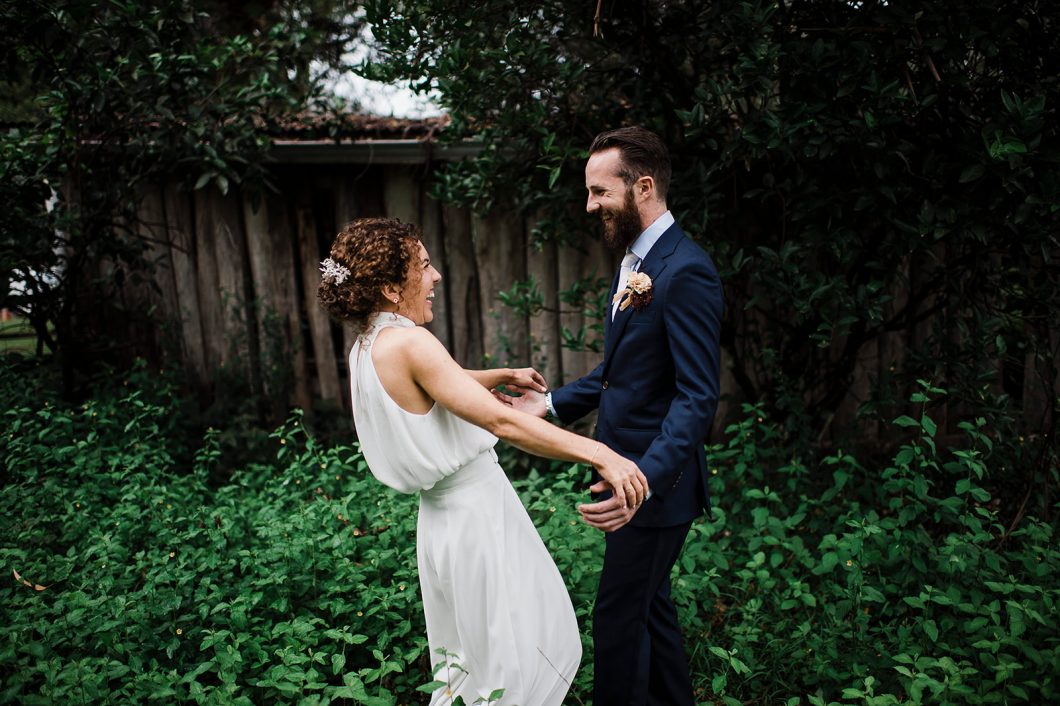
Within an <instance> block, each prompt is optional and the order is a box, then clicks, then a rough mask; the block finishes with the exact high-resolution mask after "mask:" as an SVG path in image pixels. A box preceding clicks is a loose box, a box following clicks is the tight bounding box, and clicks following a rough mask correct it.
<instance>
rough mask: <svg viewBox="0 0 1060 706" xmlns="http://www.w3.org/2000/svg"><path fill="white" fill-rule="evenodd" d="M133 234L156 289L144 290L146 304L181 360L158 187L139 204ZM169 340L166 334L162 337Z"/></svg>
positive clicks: (177, 315) (174, 291) (176, 305)
mask: <svg viewBox="0 0 1060 706" xmlns="http://www.w3.org/2000/svg"><path fill="white" fill-rule="evenodd" d="M136 230H137V233H139V235H140V237H141V238H143V239H144V243H145V246H146V250H145V252H144V257H145V258H146V259H147V261H148V262H150V263H151V268H152V271H153V280H154V283H155V284H156V285H157V289H155V288H152V287H150V286H148V287H146V295H147V298H148V300H150V301H153V302H154V303H155V304H156V306H157V308H158V311H159V313H160V314H161V315H162V321H163V326H164V328H165V330H166V331H167V332H168V331H173V332H174V333H176V334H177V335H176V336H175V337H173V338H174V339H175V340H174V342H175V343H177V344H178V346H179V348H178V351H177V353H178V355H180V357H181V359H182V360H183V359H184V358H185V354H184V351H183V345H182V343H181V341H180V338H181V336H180V303H179V302H178V300H177V287H176V282H175V281H174V279H173V259H172V256H171V254H170V247H169V233H168V229H167V227H166V209H165V203H164V201H163V197H162V189H161V187H157V186H156V187H153V188H148V189H147V190H146V191H145V192H144V194H143V198H142V199H141V200H140V207H139V210H138V213H137V218H136ZM166 337H167V338H169V336H168V334H167V335H166Z"/></svg>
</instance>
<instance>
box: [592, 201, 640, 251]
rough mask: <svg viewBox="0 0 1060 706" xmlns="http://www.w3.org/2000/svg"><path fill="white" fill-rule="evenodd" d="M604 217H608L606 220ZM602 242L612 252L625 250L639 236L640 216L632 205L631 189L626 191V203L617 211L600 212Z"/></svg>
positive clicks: (634, 205) (633, 204)
mask: <svg viewBox="0 0 1060 706" xmlns="http://www.w3.org/2000/svg"><path fill="white" fill-rule="evenodd" d="M604 216H608V217H609V218H607V219H606V220H605V219H604ZM600 218H601V221H600V223H601V225H602V226H603V229H604V242H605V243H607V246H608V247H609V248H611V249H613V250H625V249H626V248H628V247H629V246H630V245H632V244H633V241H634V240H636V239H637V236H638V235H640V231H641V227H640V214H639V213H637V205H636V204H635V203H633V189H626V202H625V203H624V204H622V208H621V209H619V210H617V211H607V210H601V211H600Z"/></svg>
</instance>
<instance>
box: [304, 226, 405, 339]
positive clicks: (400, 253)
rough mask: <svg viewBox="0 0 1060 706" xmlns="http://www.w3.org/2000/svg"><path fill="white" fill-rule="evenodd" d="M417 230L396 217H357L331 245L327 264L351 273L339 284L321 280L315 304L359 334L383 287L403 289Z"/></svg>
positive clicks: (379, 297)
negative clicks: (337, 266) (348, 324)
mask: <svg viewBox="0 0 1060 706" xmlns="http://www.w3.org/2000/svg"><path fill="white" fill-rule="evenodd" d="M419 242H420V229H419V228H417V227H416V226H414V225H412V224H410V223H402V222H401V221H399V220H397V219H396V218H359V219H357V220H355V221H351V222H350V223H347V224H346V226H345V227H344V228H343V229H342V230H341V231H339V234H338V235H337V236H335V242H334V243H332V244H331V259H332V260H334V261H335V262H337V263H338V264H340V265H342V266H344V267H345V268H346V269H348V270H349V271H350V275H349V276H348V277H347V278H346V279H345V280H343V281H342V282H341V283H336V282H335V280H334V279H328V280H321V282H320V288H319V289H317V299H318V300H319V302H320V305H321V306H322V307H324V310H325V311H327V312H328V314H329V315H330V316H331V317H332V318H335V319H338V320H339V321H348V322H349V323H351V324H352V325H353V327H354V329H355V330H357V331H358V332H359V331H362V330H364V327H365V326H366V325H367V324H368V317H369V316H371V315H372V314H373V313H375V312H376V311H379V305H380V303H381V302H382V298H383V295H382V292H381V290H382V288H383V286H384V285H387V284H394V285H398V286H399V287H401V286H403V285H404V284H405V280H406V279H408V276H409V271H410V270H411V266H412V263H413V261H414V260H415V257H416V255H417V253H418V250H419Z"/></svg>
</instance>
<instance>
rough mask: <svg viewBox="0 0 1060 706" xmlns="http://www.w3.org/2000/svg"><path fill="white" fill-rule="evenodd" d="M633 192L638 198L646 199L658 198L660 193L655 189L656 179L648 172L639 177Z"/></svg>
mask: <svg viewBox="0 0 1060 706" xmlns="http://www.w3.org/2000/svg"><path fill="white" fill-rule="evenodd" d="M633 194H634V196H636V197H637V199H639V200H644V201H647V200H649V199H654V198H658V193H657V192H656V191H655V179H653V178H652V177H650V176H648V175H647V174H645V175H644V176H642V177H641V178H639V179H637V181H636V183H635V184H634V185H633Z"/></svg>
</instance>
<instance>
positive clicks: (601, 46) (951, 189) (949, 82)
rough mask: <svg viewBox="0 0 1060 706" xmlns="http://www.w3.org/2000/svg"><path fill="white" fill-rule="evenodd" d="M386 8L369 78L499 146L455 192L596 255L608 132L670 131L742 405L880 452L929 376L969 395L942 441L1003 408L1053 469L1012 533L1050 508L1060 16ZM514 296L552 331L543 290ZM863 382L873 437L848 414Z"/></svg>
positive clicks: (777, 8)
mask: <svg viewBox="0 0 1060 706" xmlns="http://www.w3.org/2000/svg"><path fill="white" fill-rule="evenodd" d="M594 5H595V9H596V13H595V17H594V13H593V8H594ZM366 7H367V8H368V19H369V21H370V22H371V23H372V28H373V32H374V33H375V36H376V37H377V38H378V39H379V41H380V44H381V47H380V50H379V52H378V54H377V55H376V57H375V59H374V61H372V62H370V63H369V64H368V65H367V66H366V70H367V71H368V72H369V73H371V74H372V75H374V76H377V77H382V78H389V79H401V80H408V81H411V82H413V83H414V85H418V86H422V87H430V88H434V89H436V90H437V91H438V93H439V96H440V97H439V101H440V103H441V104H442V105H443V106H444V107H445V108H446V109H448V110H449V112H450V114H451V116H452V118H453V125H452V126H451V128H450V129H449V130H447V131H446V133H445V135H444V137H446V138H448V139H460V138H462V137H464V136H467V135H474V136H476V137H478V138H480V139H483V140H484V141H485V142H486V143H487V145H488V147H487V149H486V150H485V151H484V152H483V153H482V155H480V157H479V158H477V159H476V160H474V161H470V162H466V163H461V164H456V165H453V167H452V168H451V169H449V170H448V171H447V173H446V174H445V175H444V177H443V178H442V180H441V182H440V184H439V186H438V189H437V191H438V193H439V195H441V196H443V197H444V198H447V199H450V200H456V201H458V202H461V203H472V204H476V205H477V206H479V207H480V208H489V207H492V206H496V205H501V206H503V207H506V208H507V207H510V206H511V203H510V202H514V203H515V204H516V205H518V206H520V207H522V208H524V209H526V210H527V211H529V212H530V213H532V214H533V216H534V218H535V222H537V223H538V224H539V233H538V235H539V236H540V237H542V238H549V239H555V240H557V241H560V242H564V243H571V244H573V245H574V246H577V244H578V243H579V242H581V241H582V240H583V239H584V238H592V237H598V236H597V235H596V233H595V232H594V228H593V227H592V226H591V225H590V224H588V223H587V222H586V221H585V219H584V216H583V215H581V214H580V213H578V211H580V206H581V204H583V203H584V184H583V183H582V182H583V174H582V170H583V165H584V158H585V149H586V147H587V146H588V144H589V143H590V141H591V139H592V137H593V135H594V134H596V133H597V132H599V131H601V130H604V129H607V128H611V127H617V126H620V125H628V124H640V125H644V126H645V127H648V128H650V129H652V130H654V131H656V132H658V133H659V134H660V135H662V136H663V138H664V139H665V140H666V142H667V143H668V144H669V145H670V146H671V151H672V154H673V158H674V179H673V182H672V189H671V194H670V200H669V201H670V206H671V208H672V209H673V211H674V213H675V215H676V216H677V219H678V221H679V222H680V223H681V224H682V226H683V227H684V229H685V230H686V231H687V232H689V233H690V234H692V235H693V236H694V237H696V238H698V239H699V240H700V241H701V242H703V244H704V245H705V246H706V248H707V250H708V251H709V252H710V253H711V254H712V256H713V257H714V259H715V261H716V263H717V264H718V267H719V270H720V274H721V279H722V282H723V284H724V287H725V298H726V311H725V320H724V325H723V329H722V344H723V358H724V360H725V363H726V366H727V368H728V369H729V371H730V372H731V374H732V381H733V383H734V384H733V385H732V388H733V389H734V391H735V394H736V395H738V396H739V398H740V399H742V400H743V401H746V402H749V403H753V404H760V405H762V407H763V408H764V409H767V410H769V411H770V414H771V416H772V418H773V419H775V420H776V421H777V422H778V423H779V424H781V425H782V426H783V427H784V429H785V431H786V433H788V434H790V435H792V436H797V437H799V438H798V443H799V444H800V447H801V448H808V447H809V446H811V445H819V443H820V440H821V439H832V438H838V439H840V440H842V439H844V437H847V438H849V439H850V440H851V443H853V442H854V441H856V440H858V439H859V438H860V439H864V438H866V437H874V436H875V434H874V433H873V432H872V431H871V430H873V429H874V428H875V425H878V424H887V423H889V422H890V420H891V419H894V418H895V417H897V416H899V415H901V414H903V413H905V412H906V407H905V400H907V399H908V397H909V395H910V394H911V393H912V392H913V391H914V390H915V389H916V388H915V381H916V380H917V379H926V380H931V381H934V382H935V383H936V384H939V385H941V386H944V387H946V388H947V390H948V391H949V397H948V401H949V402H950V414H949V416H948V418H947V420H946V422H945V423H944V424H943V431H944V433H945V434H946V435H950V434H954V435H957V436H958V437H959V434H960V430H959V427H958V425H957V423H958V422H960V421H972V420H974V419H975V418H976V417H977V416H982V415H988V414H993V413H994V412H995V411H997V412H1000V415H1001V416H1002V417H1004V418H1005V419H1006V420H1012V421H1014V422H1015V424H1016V428H1015V429H1013V430H1012V432H1013V433H1010V434H1006V436H1007V437H1009V438H1015V437H1016V436H1020V435H1022V436H1025V437H1026V438H1028V439H1030V438H1032V437H1033V438H1035V439H1037V440H1039V441H1041V442H1042V443H1043V444H1044V445H1045V446H1046V447H1049V448H1050V449H1051V450H1050V451H1047V452H1046V453H1044V454H1042V455H1041V456H1039V457H1038V462H1034V463H1019V464H1017V463H1015V460H1014V459H1012V462H1010V463H1008V464H1006V466H1007V471H1006V472H1005V476H1006V479H1005V482H1006V483H1007V484H1010V485H1011V486H1012V487H1011V488H1009V489H1007V491H1006V496H1005V504H1006V506H1009V510H1010V512H1011V513H1012V514H1015V512H1016V509H1017V508H1018V507H1019V506H1020V504H1021V502H1022V501H1023V499H1024V498H1030V503H1031V504H1032V505H1034V506H1035V511H1036V512H1037V513H1039V514H1043V513H1047V512H1049V511H1050V508H1051V506H1052V503H1053V501H1054V500H1055V495H1054V494H1053V492H1052V490H1051V485H1050V484H1049V482H1048V480H1047V479H1049V478H1052V475H1050V473H1049V467H1050V463H1051V462H1053V461H1054V460H1055V458H1056V454H1055V449H1056V424H1057V392H1058V391H1060V382H1058V366H1057V361H1058V360H1060V348H1058V346H1060V338H1058V336H1057V330H1056V322H1057V321H1060V261H1058V258H1060V240H1058V233H1060V227H1058V226H1060V169H1058V166H1057V165H1058V164H1060V151H1058V150H1060V147H1058V145H1060V139H1058V138H1060V134H1058V129H1060V118H1058V116H1057V106H1058V98H1060V90H1058V89H1060V84H1058V82H1060V63H1058V62H1060V44H1058V42H1060V39H1058V38H1060V32H1058V29H1060V6H1057V5H1056V4H1055V3H1047V2H1013V3H997V2H992V1H990V0H975V1H973V2H963V1H962V2H952V1H946V2H932V3H927V2H919V3H895V2H879V1H875V0H869V1H867V2H854V1H850V2H777V1H776V0H749V1H748V2H740V3H731V2H702V1H700V0H696V1H691V0H678V1H676V2H665V3H659V2H648V1H642V2H626V3H596V4H594V3H568V2H558V1H555V0H554V1H551V2H543V3H533V4H527V3H525V2H518V1H517V0H491V2H485V3H473V4H468V3H461V2H453V1H452V0H416V1H415V2H405V3H390V2H383V1H379V2H368V3H366ZM501 200H506V201H505V203H503V204H500V201H501ZM605 287H606V284H605ZM508 295H509V296H508V300H509V303H513V304H515V305H516V306H518V307H521V308H522V309H523V310H531V311H532V310H533V308H534V306H535V298H534V292H533V288H532V286H529V287H523V288H522V289H520V288H518V287H514V288H513V289H512V290H511V291H510V292H509V293H508ZM575 333H577V332H575ZM583 338H584V337H578V336H573V337H571V339H570V340H569V341H567V343H568V344H573V345H580V344H581V343H582V342H583ZM862 366H867V367H868V373H867V374H866V372H865V371H864V370H862V369H861V367H862ZM866 376H867V378H868V379H869V380H870V381H871V383H870V384H868V385H866V388H867V389H865V390H863V391H860V392H859V393H858V396H859V397H860V400H859V401H860V402H862V404H861V407H860V410H859V416H858V418H857V419H856V420H855V418H854V414H852V413H851V412H850V411H849V410H848V411H841V410H839V409H838V408H839V406H840V403H841V402H842V401H843V400H844V399H845V398H847V396H848V394H849V393H850V388H851V385H852V382H853V381H854V380H865V379H866ZM848 401H849V400H848ZM885 446H886V445H885ZM885 451H886V452H888V453H889V452H890V449H889V448H885ZM998 480H999V481H1000V479H998Z"/></svg>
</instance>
